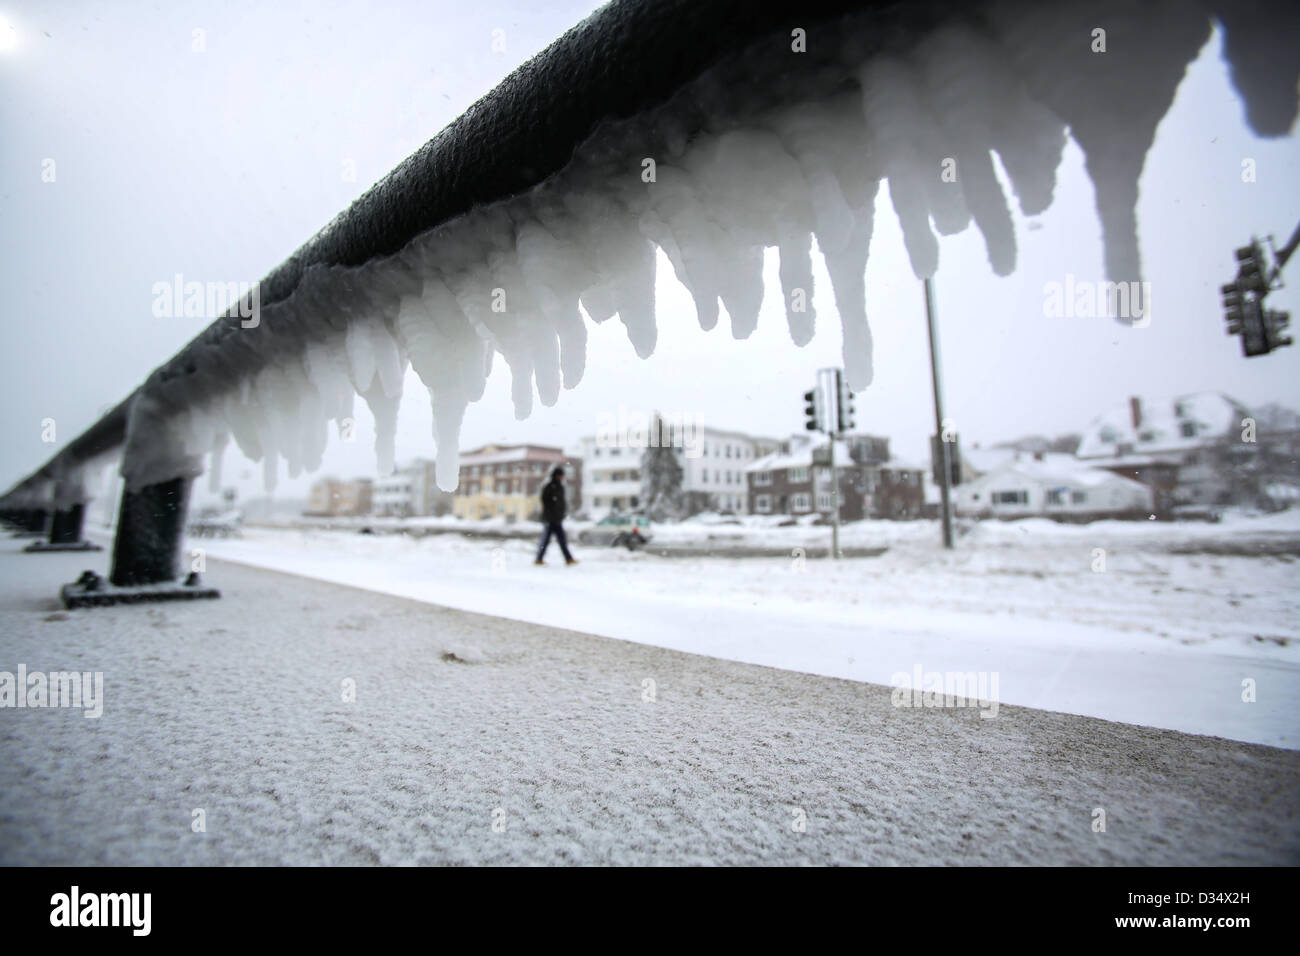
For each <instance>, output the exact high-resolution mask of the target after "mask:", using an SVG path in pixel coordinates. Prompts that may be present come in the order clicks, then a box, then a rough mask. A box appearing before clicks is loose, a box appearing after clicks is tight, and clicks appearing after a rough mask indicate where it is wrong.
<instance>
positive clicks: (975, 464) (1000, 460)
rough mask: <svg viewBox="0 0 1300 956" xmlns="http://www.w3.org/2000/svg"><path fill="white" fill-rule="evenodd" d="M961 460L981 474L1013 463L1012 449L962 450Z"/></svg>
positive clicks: (1014, 454)
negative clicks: (1010, 462)
mask: <svg viewBox="0 0 1300 956" xmlns="http://www.w3.org/2000/svg"><path fill="white" fill-rule="evenodd" d="M961 457H962V460H963V461H965V462H966V463H967V464H969V465H970V467H972V468H974V469H975V470H976V471H978V472H980V473H981V474H982V473H984V472H987V471H993V469H995V468H999V467H1001V466H1002V465H1005V464H1006V463H1007V462H1009V461H1015V459H1016V450H1015V449H1014V448H962V449H961Z"/></svg>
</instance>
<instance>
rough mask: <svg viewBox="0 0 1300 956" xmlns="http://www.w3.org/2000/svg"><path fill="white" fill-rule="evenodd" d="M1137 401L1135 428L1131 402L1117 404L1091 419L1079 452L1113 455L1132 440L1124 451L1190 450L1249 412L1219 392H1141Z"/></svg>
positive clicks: (1235, 425)
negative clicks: (1161, 394)
mask: <svg viewBox="0 0 1300 956" xmlns="http://www.w3.org/2000/svg"><path fill="white" fill-rule="evenodd" d="M1138 402H1139V404H1140V413H1141V414H1140V421H1139V423H1138V427H1137V428H1134V427H1133V411H1132V406H1131V404H1130V402H1122V403H1118V404H1116V405H1113V406H1111V407H1110V408H1108V409H1107V410H1106V411H1105V412H1103V413H1102V414H1101V415H1098V416H1097V417H1096V418H1094V419H1093V420H1092V421H1091V422H1090V423H1089V424H1088V427H1087V428H1086V429H1085V430H1084V433H1083V440H1082V441H1080V442H1079V448H1078V452H1077V454H1078V456H1079V457H1080V458H1113V457H1115V455H1116V454H1117V452H1118V450H1119V448H1120V446H1121V445H1128V446H1131V448H1130V450H1129V451H1128V452H1126V454H1132V453H1143V452H1181V451H1186V450H1188V449H1191V448H1197V447H1200V446H1201V445H1204V444H1205V443H1206V442H1208V441H1214V440H1216V439H1219V438H1222V437H1223V436H1225V435H1227V434H1229V433H1230V432H1232V431H1233V430H1234V429H1238V428H1240V427H1241V419H1242V418H1243V417H1244V416H1246V415H1247V414H1249V412H1248V411H1247V409H1246V407H1245V406H1244V405H1242V404H1241V403H1240V402H1238V401H1236V400H1235V399H1232V398H1229V397H1228V396H1227V395H1224V394H1222V393H1220V392H1193V393H1191V394H1187V395H1176V396H1173V397H1147V396H1141V397H1139V398H1138ZM1188 433H1189V434H1188Z"/></svg>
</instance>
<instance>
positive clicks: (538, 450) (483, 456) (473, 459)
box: [460, 445, 567, 465]
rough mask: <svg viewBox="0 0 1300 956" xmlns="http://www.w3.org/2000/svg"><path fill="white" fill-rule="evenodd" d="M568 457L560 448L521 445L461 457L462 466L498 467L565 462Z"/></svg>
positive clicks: (471, 453)
mask: <svg viewBox="0 0 1300 956" xmlns="http://www.w3.org/2000/svg"><path fill="white" fill-rule="evenodd" d="M566 457H567V456H566V455H565V454H564V452H562V451H560V449H558V448H544V447H541V446H538V445H520V446H519V447H518V448H503V449H501V450H499V451H492V452H470V453H468V454H465V455H461V456H460V463H461V464H462V465H496V464H501V463H503V462H509V461H525V460H527V459H532V460H534V461H548V462H549V461H564V460H565V458H566Z"/></svg>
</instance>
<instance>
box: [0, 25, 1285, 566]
mask: <svg viewBox="0 0 1300 956" xmlns="http://www.w3.org/2000/svg"><path fill="white" fill-rule="evenodd" d="M1298 17H1300V15H1298V14H1297V7H1296V5H1295V4H1293V3H1289V2H1284V0H1278V2H1267V0H1266V2H1263V3H1256V4H1249V5H1240V4H1233V3H1230V2H1227V0H1225V2H1224V3H1223V4H1222V5H1221V6H1217V7H1216V5H1213V4H1211V5H1208V6H1207V5H1205V4H1203V3H1199V2H1193V0H1163V2H1153V3H1146V4H1133V3H1131V2H1129V0H1086V2H1085V0H1066V2H1058V3H1052V4H1042V3H1039V2H1035V0H994V2H983V3H980V2H976V3H970V2H943V0H917V2H912V3H907V4H897V3H892V2H890V3H870V2H868V3H861V2H859V3H851V2H845V0H807V2H800V3H797V4H796V3H792V2H788V0H787V2H780V3H774V2H766V3H765V2H756V0H710V2H709V3H697V2H690V0H654V2H646V0H632V2H616V3H612V4H610V5H609V6H607V7H605V8H602V9H601V10H600V11H599V12H597V13H596V14H595V15H593V16H592V17H591V18H589V19H588V20H586V21H584V22H583V23H582V24H580V25H578V26H577V27H575V28H574V29H572V30H570V31H569V32H568V33H566V34H565V35H564V36H563V37H561V38H560V39H559V40H557V41H556V42H555V43H554V44H552V45H551V46H550V47H549V48H548V49H547V50H546V51H545V52H543V53H542V54H540V55H539V56H538V57H536V58H535V59H533V60H532V61H530V62H529V63H527V64H525V65H524V66H523V67H521V68H520V69H518V70H517V71H515V72H514V73H513V74H511V75H510V76H509V77H508V78H507V79H506V80H505V81H504V82H503V83H502V84H501V85H500V86H499V87H498V88H497V89H496V90H494V91H493V92H492V93H490V94H489V95H488V96H486V97H485V98H484V99H483V100H481V101H480V102H479V103H477V104H475V105H474V106H473V107H472V108H471V109H470V110H468V111H467V112H466V113H465V114H464V115H463V116H461V117H460V118H459V119H458V120H456V121H455V122H454V123H452V124H451V125H450V126H449V127H447V129H445V130H444V131H443V132H442V133H440V134H439V135H438V136H436V137H434V139H432V140H430V141H429V142H428V143H427V144H426V145H425V146H424V147H422V148H421V149H420V150H419V151H417V152H416V153H415V154H414V155H412V156H411V157H410V158H408V159H407V160H406V161H404V162H403V163H402V164H401V165H399V166H398V167H397V168H396V169H395V170H393V172H392V173H390V174H389V175H388V176H387V177H385V178H384V179H383V180H382V181H381V182H379V183H378V184H376V185H375V186H374V187H373V188H371V189H370V190H369V191H368V192H367V193H366V194H365V195H364V196H362V197H361V198H360V199H359V200H357V202H355V203H354V204H353V205H352V206H351V207H350V208H349V209H348V210H346V211H345V212H344V213H342V214H341V215H339V216H338V217H337V218H336V219H335V220H334V221H333V222H331V223H330V224H329V225H328V226H326V227H325V228H324V229H323V230H322V231H321V232H320V233H318V234H317V235H316V236H315V237H314V238H313V239H311V240H310V241H309V242H308V243H307V244H306V245H304V246H303V247H302V248H300V249H299V250H298V251H297V252H295V253H294V254H293V255H292V256H290V257H289V258H288V259H287V260H286V261H285V262H284V263H282V264H281V265H280V266H279V267H277V268H276V269H275V270H274V271H273V272H271V273H270V274H269V275H268V276H267V277H266V278H265V279H264V280H262V282H261V283H260V284H259V286H258V287H257V289H256V294H255V295H254V296H251V297H250V299H246V300H245V301H244V302H242V303H241V306H240V308H237V309H235V310H232V311H231V312H230V313H228V314H227V315H226V316H224V317H223V318H221V319H218V320H217V321H216V322H214V323H213V324H212V325H211V326H209V327H208V328H207V329H206V330H205V331H204V332H202V333H201V334H200V335H199V336H197V337H196V338H195V339H194V340H193V341H191V342H190V343H189V344H188V345H187V346H186V347H185V348H183V349H182V350H181V351H180V352H179V353H178V354H177V355H176V356H174V357H173V358H172V359H171V360H169V361H168V362H166V363H165V364H163V365H162V366H161V367H159V368H158V369H157V370H155V371H154V372H153V373H152V374H151V375H150V376H149V378H148V379H147V380H146V381H145V382H144V383H143V384H142V385H141V386H140V387H139V388H138V389H137V390H136V391H135V392H134V393H133V394H132V395H131V396H130V397H128V398H127V399H126V400H125V401H124V402H123V403H122V404H120V405H119V406H117V407H116V408H115V409H114V410H113V411H112V412H111V413H110V414H109V415H107V416H105V417H104V418H103V419H101V420H100V421H99V422H97V423H96V424H95V425H94V426H92V427H91V428H90V429H88V430H87V431H86V432H85V433H83V434H82V435H81V436H79V437H78V438H77V439H76V440H74V441H73V442H72V443H70V444H69V445H68V446H67V447H66V448H65V449H63V450H62V451H60V452H59V453H58V454H56V455H55V456H54V457H53V458H52V459H51V460H50V461H49V462H48V463H46V465H44V466H43V467H42V468H41V469H40V470H38V471H37V472H36V473H35V474H34V475H32V476H30V477H29V478H27V479H25V480H24V481H22V482H20V483H19V484H18V485H17V486H15V488H14V489H12V490H11V491H10V492H9V493H8V494H7V495H6V496H4V498H3V499H0V511H3V513H4V515H5V516H6V517H8V518H10V519H11V520H14V521H16V522H17V523H19V524H24V525H26V526H32V525H35V524H37V523H38V522H37V520H36V517H39V516H41V515H44V516H45V517H48V515H49V513H51V512H54V513H63V514H64V515H65V518H64V520H63V521H62V523H61V528H62V531H61V533H62V534H63V535H64V536H66V535H67V524H68V519H67V517H66V516H67V515H68V514H70V513H71V508H72V506H73V505H80V504H84V500H85V491H84V488H83V485H84V481H83V480H82V474H83V473H84V472H85V470H86V468H87V466H88V465H89V464H90V463H91V462H93V461H94V460H96V459H102V458H103V456H104V455H106V454H109V453H112V452H114V451H115V450H120V451H121V454H122V466H121V472H122V475H123V477H124V479H125V483H124V487H123V492H122V500H121V505H120V508H119V520H118V525H117V539H116V541H115V545H114V554H113V566H112V573H111V581H112V583H113V585H116V586H138V585H147V584H152V583H156V582H164V581H171V580H174V579H175V578H176V577H177V576H178V569H179V562H178V558H179V547H180V535H181V531H182V528H183V525H184V513H185V507H186V502H187V499H188V494H189V488H190V484H191V482H192V480H193V479H194V478H195V477H196V476H197V475H199V474H200V473H201V472H202V471H203V467H204V464H203V461H204V458H205V456H210V462H211V463H210V465H209V467H210V468H211V469H212V470H213V472H214V473H215V472H216V469H217V468H219V464H220V457H221V453H222V450H223V449H224V448H225V446H226V445H227V443H228V441H229V440H230V439H232V438H233V440H234V441H235V443H236V444H237V446H238V447H239V448H240V450H241V451H242V452H243V453H244V454H245V455H247V456H249V457H250V458H253V459H255V460H258V459H260V460H261V461H262V462H263V465H264V469H265V472H264V473H265V477H266V481H267V483H268V485H271V484H273V483H274V480H275V476H276V474H277V473H278V469H279V463H280V460H281V459H283V460H284V461H285V463H286V465H287V468H288V471H289V473H290V474H291V475H295V474H297V473H299V472H300V471H303V470H313V469H314V468H315V467H316V466H318V465H319V463H320V460H321V455H322V454H323V451H324V448H325V445H326V442H327V440H328V426H329V424H330V423H331V422H332V421H333V422H341V421H343V420H344V419H346V418H347V417H349V416H350V414H351V410H352V404H353V400H354V397H355V395H360V396H361V397H362V399H363V400H364V401H366V403H367V404H368V405H369V407H370V409H371V411H372V413H373V415H374V417H375V421H376V431H377V439H376V455H377V457H378V461H379V468H380V471H381V472H383V471H387V470H388V469H389V468H391V465H392V457H393V440H394V430H395V427H396V416H397V404H398V401H399V400H400V396H401V389H402V383H403V381H404V379H405V373H406V369H407V366H408V364H409V366H410V367H412V368H413V369H414V370H415V371H416V373H417V374H418V375H419V376H420V378H421V380H422V381H423V383H424V385H425V386H426V388H427V389H428V391H429V397H430V401H431V403H432V407H433V417H434V431H435V435H434V438H435V441H436V446H437V477H438V482H439V484H440V485H441V486H442V487H444V488H446V489H451V488H452V487H454V485H455V482H456V472H457V454H458V450H457V449H458V440H459V430H460V423H461V420H462V417H463V415H464V411H465V408H466V407H467V405H468V404H469V403H470V402H473V401H475V400H477V399H478V398H479V397H480V396H481V395H482V392H483V387H484V382H485V379H486V376H487V374H488V372H489V370H490V368H491V364H492V361H493V359H494V356H495V355H496V354H497V353H500V355H501V356H502V358H503V360H504V361H505V362H506V364H507V366H508V367H509V370H510V372H511V375H512V378H513V387H512V394H513V397H514V403H515V411H516V415H517V416H518V417H521V418H522V417H525V416H526V415H527V414H528V413H529V411H530V410H531V406H532V401H533V395H534V391H535V392H536V394H537V396H538V397H539V399H540V400H541V401H542V402H543V403H544V404H551V403H553V402H554V401H555V400H556V397H557V395H558V392H559V389H560V387H561V386H562V385H563V386H564V387H567V388H572V387H574V386H575V385H576V384H577V383H578V381H579V380H580V379H581V377H582V374H583V371H584V368H585V362H586V354H585V352H586V326H585V319H584V313H585V316H586V318H587V319H590V320H592V321H596V322H601V321H605V320H607V319H609V318H611V317H612V316H613V315H615V314H617V315H618V316H619V318H620V320H621V322H622V323H623V324H624V326H626V329H627V333H628V336H629V338H630V339H631V341H632V343H633V345H634V346H635V348H636V350H637V352H638V354H640V355H642V356H646V355H649V354H650V353H652V352H653V350H654V348H655V344H656V341H657V327H656V318H655V313H654V294H653V290H654V267H655V257H656V250H661V251H662V252H663V253H664V254H665V255H666V257H667V259H668V261H669V262H670V263H671V264H672V266H673V269H674V272H675V274H676V276H677V277H678V278H679V279H680V280H681V281H682V282H683V284H684V285H686V286H687V288H688V289H689V290H690V291H691V293H692V295H693V297H694V299H695V302H696V307H697V313H698V316H697V318H698V321H699V322H700V324H701V325H702V326H704V327H706V328H709V327H712V326H713V325H714V324H715V323H716V322H717V321H718V319H719V316H720V304H721V306H722V307H724V308H725V310H726V313H727V315H728V316H729V319H730V322H731V328H732V334H733V335H734V336H735V337H737V338H744V337H745V336H747V335H749V334H750V333H751V332H752V331H753V329H754V326H755V323H756V322H757V317H758V308H759V303H760V302H761V300H762V297H763V288H762V278H761V268H762V255H763V249H764V248H765V247H769V246H775V247H777V248H778V249H779V253H780V259H781V270H780V274H781V284H782V293H783V296H784V298H785V304H786V313H787V321H788V323H789V328H790V336H791V339H792V341H793V342H794V344H795V345H800V346H801V345H804V344H806V343H807V342H808V341H809V340H810V339H811V338H812V336H813V332H814V326H815V315H814V314H813V312H812V308H811V293H812V282H813V278H812V268H811V254H812V253H811V250H812V240H813V239H814V238H815V239H816V245H817V247H818V249H819V250H820V252H821V254H822V255H823V257H824V258H825V260H826V265H827V271H828V273H829V275H830V278H831V282H832V285H833V287H834V288H833V291H834V296H835V302H836V309H837V312H838V314H839V315H838V317H839V320H840V323H841V325H842V328H843V339H844V367H845V373H846V376H847V379H848V381H849V383H850V385H851V386H853V387H854V388H855V389H859V388H862V387H865V386H866V385H867V384H868V383H869V382H870V380H871V377H872V369H873V362H874V361H875V358H874V356H873V354H872V337H871V332H870V328H869V325H868V322H867V316H866V312H865V305H864V289H863V281H864V272H865V265H866V257H867V252H868V247H869V243H870V239H871V234H872V229H873V221H872V219H873V213H874V208H875V200H876V195H877V193H878V191H879V186H880V184H881V182H882V181H884V180H886V179H887V180H888V181H889V184H890V197H891V200H892V203H893V206H894V210H895V212H896V214H897V216H898V218H899V221H900V224H901V226H902V231H903V235H904V240H905V242H906V245H907V251H908V254H909V258H910V261H911V265H912V269H913V271H914V272H915V274H916V275H917V276H918V277H922V278H925V277H929V276H931V275H933V274H934V272H935V270H936V269H937V267H938V242H937V236H936V233H937V234H938V235H940V236H941V235H948V234H951V233H954V232H957V231H960V230H962V229H964V228H966V227H967V226H968V225H970V224H971V223H974V224H975V225H976V227H977V228H978V229H979V230H980V232H981V233H982V234H983V236H984V239H985V244H986V247H987V249H988V257H989V262H990V266H991V268H992V269H993V270H994V271H995V272H997V273H998V274H1003V275H1005V274H1009V273H1010V272H1012V271H1013V270H1014V268H1015V260H1016V245H1015V235H1014V230H1013V229H1012V226H1011V214H1010V206H1009V200H1008V197H1007V196H1005V195H1004V193H1003V188H1002V186H1001V183H1000V181H999V180H998V178H997V176H996V174H995V167H994V160H993V155H994V154H995V153H996V154H997V157H998V159H999V160H1000V162H1001V164H1002V168H1003V170H1004V172H1005V175H1006V179H1007V180H1008V181H1009V184H1010V187H1011V191H1012V192H1013V194H1014V198H1015V199H1016V200H1017V201H1018V203H1019V206H1020V208H1021V209H1022V211H1023V212H1025V213H1026V214H1031V215H1032V214H1036V213H1038V212H1041V211H1042V210H1043V209H1045V208H1046V207H1047V206H1048V205H1049V204H1050V202H1051V199H1052V193H1053V190H1054V187H1055V173H1056V168H1057V165H1058V164H1059V162H1060V158H1061V155H1062V152H1063V149H1064V145H1065V142H1066V137H1067V130H1068V135H1070V136H1072V137H1073V138H1074V139H1075V140H1076V142H1077V143H1078V145H1079V146H1080V148H1081V149H1082V151H1083V153H1084V155H1085V158H1086V162H1087V169H1088V172H1089V174H1090V176H1091V177H1092V179H1093V182H1094V185H1095V187H1096V194H1097V209H1098V214H1099V218H1100V220H1101V223H1102V233H1103V242H1104V246H1105V249H1104V251H1105V263H1106V269H1107V272H1108V276H1109V278H1110V279H1111V280H1112V281H1114V282H1122V281H1136V280H1137V279H1138V278H1139V277H1140V270H1141V264H1140V257H1139V253H1138V244H1137V228H1136V218H1135V205H1136V199H1137V183H1138V177H1139V176H1140V174H1141V171H1142V165H1143V162H1144V161H1145V156H1146V152H1147V150H1148V149H1149V147H1150V145H1151V143H1152V141H1153V139H1154V135H1155V129H1156V125H1157V124H1158V123H1159V121H1160V119H1161V118H1162V117H1163V116H1164V114H1165V112H1166V111H1167V109H1168V107H1169V105H1170V103H1171V102H1172V100H1173V96H1174V92H1175V90H1176V88H1177V86H1178V83H1179V82H1180V80H1181V79H1182V76H1183V74H1184V72H1185V70H1186V67H1187V65H1188V64H1189V63H1190V62H1191V61H1192V59H1194V58H1195V56H1196V55H1197V53H1198V52H1199V51H1200V49H1201V48H1202V46H1203V45H1204V44H1205V42H1206V41H1207V40H1208V39H1209V37H1210V35H1211V29H1212V24H1213V23H1214V22H1215V21H1216V20H1217V21H1218V22H1219V24H1220V25H1221V27H1222V28H1223V29H1224V30H1225V49H1226V54H1227V56H1228V58H1229V60H1230V65H1231V70H1232V76H1233V82H1234V84H1235V86H1236V87H1237V90H1238V92H1239V94H1240V95H1241V96H1242V98H1243V100H1244V102H1245V105H1246V110H1247V117H1248V120H1249V122H1250V124H1251V126H1252V127H1253V128H1254V130H1255V131H1256V132H1257V133H1259V134H1261V135H1282V134H1284V133H1287V132H1289V130H1290V128H1291V125H1292V122H1293V120H1294V117H1295V112H1296V92H1295V91H1296V78H1297V74H1298V73H1300V52H1298V51H1300V18H1298ZM250 305H251V306H253V308H252V309H251V310H250ZM34 516H36V517H34ZM41 520H42V521H43V520H45V518H41ZM50 523H51V524H53V522H50Z"/></svg>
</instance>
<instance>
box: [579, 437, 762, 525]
mask: <svg viewBox="0 0 1300 956" xmlns="http://www.w3.org/2000/svg"><path fill="white" fill-rule="evenodd" d="M670 441H671V443H672V446H673V447H674V449H675V451H676V453H677V462H678V464H680V465H681V468H682V502H683V511H684V513H685V514H688V515H689V514H698V513H699V512H701V511H720V512H731V513H734V514H747V513H748V512H749V511H750V510H751V509H750V504H749V484H748V482H747V481H746V468H747V467H748V466H749V465H750V464H752V463H753V462H754V460H755V459H757V458H759V457H761V456H763V455H766V454H770V453H772V452H775V451H777V450H779V448H780V447H781V442H779V441H778V440H776V439H774V438H761V437H756V436H753V435H747V434H745V433H744V432H737V431H727V430H725V429H720V428H710V427H707V426H702V425H701V426H696V427H690V428H687V429H686V430H685V431H683V432H679V433H676V434H674V435H673V436H671V437H670ZM582 449H583V458H584V460H585V461H586V463H587V473H586V476H585V480H586V486H587V487H586V492H587V495H588V502H589V507H588V512H589V513H590V515H591V516H592V517H593V518H596V519H600V518H603V517H605V516H606V515H608V514H610V513H611V512H616V511H624V512H626V511H636V510H637V509H638V508H640V507H641V506H642V497H643V495H644V490H643V486H642V478H643V475H642V468H641V465H642V460H643V457H644V455H645V452H646V449H645V448H643V447H640V446H627V445H624V444H615V443H612V442H610V441H607V440H601V438H600V437H599V436H592V437H588V438H584V439H583V440H582Z"/></svg>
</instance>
